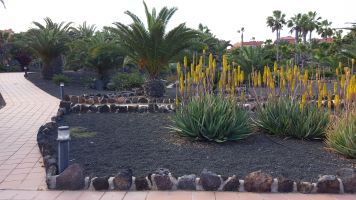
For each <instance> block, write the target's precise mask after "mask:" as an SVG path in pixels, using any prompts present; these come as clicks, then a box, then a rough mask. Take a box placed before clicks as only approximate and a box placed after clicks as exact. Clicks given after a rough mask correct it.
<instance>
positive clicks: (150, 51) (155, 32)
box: [110, 2, 198, 97]
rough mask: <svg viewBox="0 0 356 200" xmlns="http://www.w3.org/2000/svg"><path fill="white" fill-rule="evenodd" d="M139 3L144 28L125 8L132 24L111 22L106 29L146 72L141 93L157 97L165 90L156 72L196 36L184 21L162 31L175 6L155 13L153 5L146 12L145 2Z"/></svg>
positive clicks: (185, 47)
mask: <svg viewBox="0 0 356 200" xmlns="http://www.w3.org/2000/svg"><path fill="white" fill-rule="evenodd" d="M143 4H144V7H145V13H146V18H147V27H146V26H145V25H144V23H143V22H142V21H141V19H140V18H139V17H138V16H136V15H135V14H133V13H132V12H130V11H126V12H125V14H127V15H128V16H130V17H131V19H132V20H133V23H132V24H130V25H128V26H127V25H124V24H122V23H120V22H115V23H114V25H115V26H116V28H110V29H111V31H113V32H114V33H117V35H118V37H119V39H120V43H121V45H122V47H123V48H124V49H125V50H126V53H127V55H128V56H129V57H130V58H131V59H132V60H133V61H134V62H135V63H136V64H138V65H139V66H140V67H141V68H142V69H144V70H145V71H146V72H147V81H146V83H145V87H144V88H145V94H146V95H148V96H154V97H161V96H163V95H164V91H165V89H164V84H163V83H162V81H161V80H160V79H159V78H158V76H159V73H160V72H161V71H162V69H163V68H164V67H166V66H167V65H168V63H169V62H170V61H171V60H172V59H173V58H175V56H176V55H178V54H179V53H180V52H182V51H183V50H185V49H187V48H188V47H190V46H191V43H192V39H194V38H196V37H197V36H198V33H197V32H196V31H194V30H192V29H189V28H187V27H186V25H185V23H182V24H179V25H178V26H177V27H175V28H173V29H172V30H170V31H169V32H166V28H167V24H168V22H169V20H170V19H171V17H172V16H173V14H174V13H175V12H176V11H177V8H169V9H168V8H167V7H164V8H162V9H161V10H160V11H159V12H158V13H157V12H156V9H155V8H153V9H152V11H151V12H150V11H149V10H148V8H147V5H146V3H145V2H143Z"/></svg>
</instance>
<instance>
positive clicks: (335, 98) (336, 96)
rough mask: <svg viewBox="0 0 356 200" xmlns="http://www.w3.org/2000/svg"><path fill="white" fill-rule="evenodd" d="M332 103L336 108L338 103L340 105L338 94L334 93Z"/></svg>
mask: <svg viewBox="0 0 356 200" xmlns="http://www.w3.org/2000/svg"><path fill="white" fill-rule="evenodd" d="M334 105H335V107H336V108H338V107H339V105H340V97H339V95H338V94H336V95H335V97H334Z"/></svg>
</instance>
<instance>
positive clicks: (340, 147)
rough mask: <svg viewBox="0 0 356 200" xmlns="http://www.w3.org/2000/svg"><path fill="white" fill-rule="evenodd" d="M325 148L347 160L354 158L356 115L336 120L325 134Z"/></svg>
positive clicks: (355, 152) (355, 155)
mask: <svg viewBox="0 0 356 200" xmlns="http://www.w3.org/2000/svg"><path fill="white" fill-rule="evenodd" d="M326 144H327V146H328V147H329V148H330V149H331V150H333V151H335V152H337V153H340V154H342V155H344V156H346V157H348V158H356V114H349V115H345V116H344V117H342V118H340V119H339V120H336V122H335V123H334V124H333V125H332V126H331V127H330V129H329V130H328V132H327V134H326Z"/></svg>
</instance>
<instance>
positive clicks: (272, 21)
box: [267, 10, 286, 43]
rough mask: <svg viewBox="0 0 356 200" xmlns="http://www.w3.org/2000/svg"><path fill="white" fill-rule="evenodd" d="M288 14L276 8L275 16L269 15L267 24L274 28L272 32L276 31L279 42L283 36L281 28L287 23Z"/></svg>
mask: <svg viewBox="0 0 356 200" xmlns="http://www.w3.org/2000/svg"><path fill="white" fill-rule="evenodd" d="M285 17H286V15H285V14H284V13H282V11H280V10H274V11H273V16H269V17H267V26H268V27H270V28H271V29H272V33H273V32H275V31H276V41H277V43H278V41H279V39H280V38H281V34H280V33H281V30H282V28H283V25H285V24H286V20H285Z"/></svg>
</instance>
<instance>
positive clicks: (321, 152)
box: [59, 113, 355, 181]
mask: <svg viewBox="0 0 356 200" xmlns="http://www.w3.org/2000/svg"><path fill="white" fill-rule="evenodd" d="M169 117H170V114H138V113H131V114H83V115H77V114H70V115H66V116H65V118H64V119H63V121H61V122H59V123H60V124H61V125H69V126H71V127H78V126H79V127H86V128H87V129H88V130H90V131H95V132H97V134H96V136H94V137H90V138H84V139H78V138H72V142H71V162H77V163H80V164H81V165H82V166H83V167H84V169H85V174H86V175H91V176H105V175H114V174H116V173H117V172H118V170H120V169H122V168H125V167H131V168H132V169H133V171H134V175H135V176H141V175H147V174H148V173H150V172H153V171H154V170H155V169H157V168H160V167H165V168H168V169H170V170H171V172H173V174H174V175H177V176H179V175H183V174H191V173H195V174H199V173H200V172H201V171H202V169H203V168H207V169H208V170H211V171H213V172H216V173H219V174H221V175H233V174H236V175H238V176H239V177H243V176H245V175H246V174H248V173H250V172H252V171H255V170H263V171H266V172H268V173H271V174H272V175H273V176H274V177H278V176H285V177H288V178H292V179H295V180H305V181H315V180H316V179H317V178H318V175H320V174H335V171H336V170H337V169H339V168H342V167H351V166H352V160H347V159H344V158H342V157H339V156H337V155H336V154H333V153H330V152H328V151H326V150H325V146H324V144H323V143H322V142H320V141H300V140H293V139H285V140H284V139H280V138H275V137H271V136H266V135H264V134H255V135H252V136H250V137H249V138H247V139H246V140H242V141H238V142H228V143H224V144H211V143H202V142H190V141H189V140H187V139H185V138H181V137H179V136H177V135H175V134H173V133H170V132H169V131H168V130H167V129H166V127H167V126H169V125H170V122H169V120H168V119H169ZM353 162H355V161H353Z"/></svg>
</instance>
